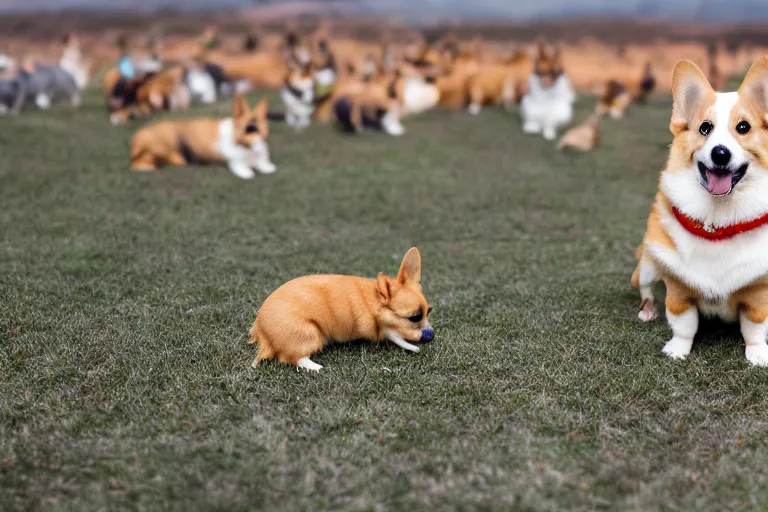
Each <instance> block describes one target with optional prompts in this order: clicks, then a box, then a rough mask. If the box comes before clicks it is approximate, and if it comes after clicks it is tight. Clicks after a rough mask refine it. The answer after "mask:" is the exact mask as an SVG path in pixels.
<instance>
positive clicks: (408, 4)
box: [0, 0, 768, 21]
mask: <svg viewBox="0 0 768 512" xmlns="http://www.w3.org/2000/svg"><path fill="white" fill-rule="evenodd" d="M295 3H297V2H293V1H290V0H218V1H216V2H210V1H206V0H186V1H174V0H133V1H132V0H111V1H109V2H104V1H103V0H70V1H67V2H61V1H59V0H30V1H27V2H23V3H22V2H18V1H16V0H0V10H2V11H35V10H61V9H62V8H63V9H87V10H100V11H105V10H112V11H120V10H130V11H136V10H144V11H153V10H159V9H160V10H179V11H189V10H219V9H227V8H229V9H232V8H248V7H254V6H256V7H274V6H281V5H286V4H295ZM303 3H311V4H314V6H315V8H320V9H327V8H332V9H343V10H344V11H346V12H347V13H349V14H374V13H377V14H382V13H383V14H389V15H397V16H407V17H409V18H413V19H421V20H425V19H430V18H432V19H434V18H446V17H456V16H459V17H474V18H497V17H504V18H509V19H531V18H538V17H562V16H595V15H599V16H641V17H676V18H686V19H695V20H716V21H720V20H754V19H755V18H760V17H762V18H765V17H766V16H768V2H765V1H762V0H675V1H667V0H620V1H611V0H575V1H571V0H540V1H538V2H520V1H508V0H476V1H473V2H466V1H464V0H388V1H386V2H381V1H378V0H346V1H344V0H327V1H326V0H315V1H312V2H303Z"/></svg>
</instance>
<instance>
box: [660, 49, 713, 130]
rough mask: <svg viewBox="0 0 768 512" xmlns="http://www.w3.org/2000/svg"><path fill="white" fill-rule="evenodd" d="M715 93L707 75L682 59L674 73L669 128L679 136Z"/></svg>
mask: <svg viewBox="0 0 768 512" xmlns="http://www.w3.org/2000/svg"><path fill="white" fill-rule="evenodd" d="M714 94H715V91H714V90H713V89H712V86H711V85H709V81H708V80H707V77H706V76H704V73H702V72H701V70H700V69H699V67H698V66H697V65H696V64H694V63H693V62H691V61H689V60H681V61H680V62H678V63H677V65H676V66H675V71H674V72H673V73H672V121H671V122H670V124H669V130H670V131H671V132H672V134H674V135H675V136H677V135H678V134H680V133H682V132H684V131H685V130H687V129H688V124H689V123H690V122H691V121H693V118H694V117H695V115H696V113H697V112H698V110H699V108H700V107H701V105H702V103H703V102H704V101H706V100H708V99H710V98H712V97H713V96H714Z"/></svg>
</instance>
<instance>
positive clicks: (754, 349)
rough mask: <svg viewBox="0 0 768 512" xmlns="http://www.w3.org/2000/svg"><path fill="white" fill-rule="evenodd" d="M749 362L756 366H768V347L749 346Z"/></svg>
mask: <svg viewBox="0 0 768 512" xmlns="http://www.w3.org/2000/svg"><path fill="white" fill-rule="evenodd" d="M745 354H746V356H747V361H749V362H750V363H752V364H753V365H755V366H768V345H765V344H763V345H747V348H746V350H745Z"/></svg>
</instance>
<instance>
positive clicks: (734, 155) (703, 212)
mask: <svg viewBox="0 0 768 512" xmlns="http://www.w3.org/2000/svg"><path fill="white" fill-rule="evenodd" d="M766 91H768V57H760V58H758V59H757V60H756V61H755V63H754V64H753V65H752V67H751V69H750V70H749V72H748V73H747V76H746V77H745V78H744V81H743V82H742V84H741V86H740V87H739V90H738V91H737V92H725V93H723V92H715V90H714V89H713V88H712V86H711V85H710V83H709V82H708V81H707V78H706V77H705V76H704V73H702V72H701V70H700V69H699V68H698V67H696V65H695V64H694V63H693V62H691V61H680V62H679V63H678V64H677V66H676V67H675V71H674V74H673V87H672V93H673V96H672V97H673V107H672V120H671V122H670V126H669V127H670V130H671V131H672V134H673V135H674V141H673V142H672V145H671V148H670V153H669V159H668V161H667V166H666V168H665V169H664V170H663V171H662V172H661V176H660V178H659V189H658V192H657V193H656V199H655V201H654V203H653V207H652V208H651V213H650V215H649V216H648V224H647V228H646V231H645V236H644V237H643V242H642V244H641V245H640V247H638V249H637V258H638V265H637V268H636V269H635V271H634V273H633V275H632V284H633V286H634V287H635V288H639V290H640V298H641V301H642V302H641V304H640V312H639V313H638V316H639V317H640V319H641V320H643V321H649V320H653V319H655V318H656V317H657V316H658V312H657V310H656V305H655V303H654V298H653V292H652V286H653V284H654V283H656V282H657V281H659V280H661V281H664V285H665V287H666V289H667V294H666V299H665V306H666V313H667V315H666V316H667V321H668V322H669V325H670V327H671V328H672V339H670V340H669V342H667V344H666V345H665V346H664V348H663V350H662V351H663V352H664V353H665V354H667V355H669V356H670V357H673V358H676V359H682V358H684V357H686V356H687V355H688V354H689V353H690V352H691V347H692V346H693V339H694V336H695V335H696V332H697V331H698V328H699V313H702V314H704V315H708V316H716V317H719V318H721V319H723V320H725V321H728V322H736V321H738V322H739V324H740V326H741V334H742V336H743V337H744V343H745V345H746V350H745V355H746V357H747V360H749V362H751V363H752V364H754V365H758V366H768V345H766V337H768V131H767V130H766V119H768V95H766Z"/></svg>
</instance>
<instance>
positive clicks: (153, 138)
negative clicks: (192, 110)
mask: <svg viewBox="0 0 768 512" xmlns="http://www.w3.org/2000/svg"><path fill="white" fill-rule="evenodd" d="M267 109H268V104H267V100H266V98H262V99H261V101H259V103H258V104H257V105H256V107H254V108H253V109H251V108H250V107H249V106H248V103H247V102H246V100H245V98H244V97H243V96H242V95H237V96H236V97H235V102H234V107H233V110H232V117H228V118H225V119H209V118H198V119H185V120H178V121H160V122H158V123H153V124H150V125H149V126H146V127H144V128H142V129H140V130H139V131H138V132H136V134H135V135H134V136H133V140H132V142H131V169H133V170H135V171H154V170H155V169H157V168H158V167H163V166H167V165H173V166H184V165H191V164H200V163H207V164H217V163H221V164H226V165H227V167H229V170H230V171H232V174H234V175H235V176H237V177H239V178H243V179H250V178H253V177H254V176H255V174H254V169H255V170H257V171H258V172H260V173H262V174H270V173H273V172H275V171H276V170H277V167H276V166H275V164H273V163H272V161H271V160H270V158H269V148H268V147H267V142H266V140H267V135H268V133H269V126H268V123H267Z"/></svg>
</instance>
